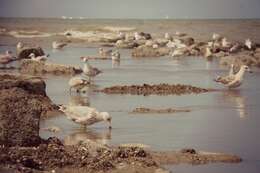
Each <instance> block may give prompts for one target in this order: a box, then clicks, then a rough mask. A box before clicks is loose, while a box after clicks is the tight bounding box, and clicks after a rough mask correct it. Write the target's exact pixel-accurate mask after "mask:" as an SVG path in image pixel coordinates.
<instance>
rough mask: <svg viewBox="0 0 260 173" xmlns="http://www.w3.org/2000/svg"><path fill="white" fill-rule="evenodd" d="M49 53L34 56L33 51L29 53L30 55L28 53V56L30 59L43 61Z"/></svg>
mask: <svg viewBox="0 0 260 173" xmlns="http://www.w3.org/2000/svg"><path fill="white" fill-rule="evenodd" d="M48 56H49V55H43V56H37V57H36V56H35V54H34V53H31V54H30V55H29V57H30V58H31V59H32V60H34V61H43V62H45V61H46V60H47V57H48Z"/></svg>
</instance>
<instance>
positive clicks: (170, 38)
mask: <svg viewBox="0 0 260 173" xmlns="http://www.w3.org/2000/svg"><path fill="white" fill-rule="evenodd" d="M164 38H165V39H166V40H172V39H173V38H172V36H170V34H169V33H168V32H166V33H165V34H164Z"/></svg>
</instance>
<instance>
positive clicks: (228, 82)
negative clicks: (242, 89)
mask: <svg viewBox="0 0 260 173" xmlns="http://www.w3.org/2000/svg"><path fill="white" fill-rule="evenodd" d="M232 69H233V67H231V70H232ZM231 70H230V72H229V75H228V76H219V77H217V78H216V79H215V81H216V82H218V83H222V84H224V85H225V86H227V87H228V88H237V87H239V86H240V85H241V84H242V82H243V77H244V74H245V72H246V71H249V72H251V71H250V69H249V67H248V66H246V65H242V66H241V67H240V70H239V71H238V72H237V73H236V74H232V73H234V72H233V70H232V71H231Z"/></svg>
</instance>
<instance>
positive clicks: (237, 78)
mask: <svg viewBox="0 0 260 173" xmlns="http://www.w3.org/2000/svg"><path fill="white" fill-rule="evenodd" d="M119 35H120V37H122V38H125V37H126V36H125V35H124V34H123V33H119ZM175 35H177V36H179V37H182V36H185V33H180V32H176V33H175ZM150 37H151V35H149V34H146V33H142V32H141V33H138V32H136V33H134V39H135V40H141V39H147V38H150ZM164 37H165V39H167V40H168V43H167V47H172V48H175V49H174V50H173V52H171V54H170V55H171V56H172V57H178V56H181V55H183V54H185V53H186V52H187V51H189V50H188V48H187V46H186V45H185V44H183V43H182V42H181V41H180V40H178V39H173V37H172V36H171V35H170V34H169V33H165V35H164ZM67 45H68V44H67V43H64V42H58V41H54V42H53V43H52V48H53V49H63V48H64V47H65V46H67ZM219 45H221V46H222V47H224V48H228V49H229V52H235V51H236V50H237V49H238V48H239V46H241V45H238V44H234V45H232V44H231V43H230V42H228V40H227V39H226V38H225V37H221V36H220V35H219V34H215V33H214V34H213V36H212V41H210V42H208V44H207V47H206V49H205V54H204V57H206V58H208V57H212V51H211V49H212V48H214V47H216V46H219ZM244 45H245V47H246V48H247V49H249V50H250V49H252V47H253V44H252V41H251V40H250V39H247V40H245V43H244ZM158 46H159V45H158V44H152V47H153V48H155V49H156V48H158ZM16 47H17V50H21V49H22V48H23V47H24V44H23V43H22V42H18V44H17V46H16ZM98 54H99V56H101V57H105V58H107V59H109V58H110V59H111V60H112V61H117V62H118V61H120V57H121V55H120V52H119V50H117V49H116V50H111V49H108V50H105V49H104V48H99V49H98ZM28 58H30V59H31V60H32V61H40V62H45V61H47V59H48V55H47V56H46V55H43V56H36V55H35V53H33V52H32V53H30V54H29V56H28ZM80 59H81V61H82V63H83V68H82V73H81V74H80V75H79V76H74V77H72V78H70V79H69V81H68V85H69V91H70V94H71V93H72V91H73V89H74V90H75V91H76V92H77V93H78V92H81V91H82V89H83V88H84V87H86V86H89V85H91V83H92V79H93V78H94V77H96V76H97V75H99V74H100V73H102V71H101V70H99V69H98V68H96V67H93V66H92V65H91V64H90V63H89V58H88V57H81V58H80ZM16 60H17V58H16V57H14V56H13V55H12V52H11V51H9V50H8V51H6V52H5V54H1V55H0V64H1V65H2V68H6V67H7V65H8V64H9V63H11V62H13V61H16ZM246 71H248V72H251V70H250V69H249V67H248V66H246V65H241V67H240V69H239V71H238V72H236V73H235V72H234V65H233V64H232V65H231V67H230V71H229V73H228V74H227V75H226V76H217V77H216V78H215V79H214V81H215V82H217V83H219V84H222V85H223V86H225V87H227V88H229V89H234V88H238V87H239V86H241V85H242V83H243V79H244V74H245V72H246ZM59 110H60V111H61V112H63V113H64V114H65V115H66V117H67V118H68V119H69V120H72V121H73V122H75V123H78V124H81V125H84V126H85V127H86V126H89V125H92V124H95V123H97V122H102V121H104V122H107V123H108V124H109V128H111V127H112V125H111V121H112V117H111V115H110V114H109V113H108V112H99V111H98V110H97V109H96V108H92V107H89V106H83V105H82V106H76V105H61V106H59Z"/></svg>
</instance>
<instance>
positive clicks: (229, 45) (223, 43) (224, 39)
mask: <svg viewBox="0 0 260 173" xmlns="http://www.w3.org/2000/svg"><path fill="white" fill-rule="evenodd" d="M221 44H222V47H231V46H232V44H231V43H230V42H228V41H227V38H226V37H224V38H222V41H221Z"/></svg>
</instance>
